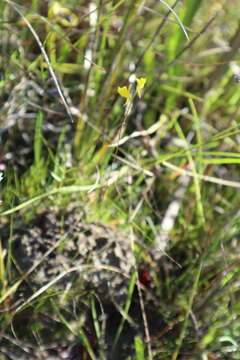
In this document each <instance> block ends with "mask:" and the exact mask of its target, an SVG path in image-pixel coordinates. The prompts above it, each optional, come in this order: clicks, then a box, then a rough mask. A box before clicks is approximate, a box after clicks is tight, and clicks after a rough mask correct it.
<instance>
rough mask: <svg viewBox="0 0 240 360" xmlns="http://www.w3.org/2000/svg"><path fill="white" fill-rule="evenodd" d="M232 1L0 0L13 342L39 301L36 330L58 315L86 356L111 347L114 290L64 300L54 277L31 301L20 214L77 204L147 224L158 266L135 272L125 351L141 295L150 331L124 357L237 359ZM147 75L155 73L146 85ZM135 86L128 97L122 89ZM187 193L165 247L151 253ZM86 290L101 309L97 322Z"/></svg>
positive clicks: (5, 320) (145, 245) (31, 337)
mask: <svg viewBox="0 0 240 360" xmlns="http://www.w3.org/2000/svg"><path fill="white" fill-rule="evenodd" d="M231 5H232V6H227V4H225V2H224V1H212V2H211V3H209V2H207V1H203V0H202V1H193V0H186V1H175V2H174V1H170V0H169V1H168V2H167V1H166V2H163V1H157V0H153V1H147V2H144V3H143V2H142V1H136V0H130V1H126V0H119V1H117V0H106V1H104V0H96V1H94V2H89V1H85V0H81V1H76V0H69V1H67V2H66V1H59V2H53V3H52V5H51V3H50V2H48V1H45V0H44V1H40V0H34V1H31V2H27V1H24V0H22V1H17V2H13V1H10V0H3V1H1V4H0V14H1V25H0V30H1V44H0V45H1V54H0V59H1V62H0V74H1V78H0V98H1V103H2V107H1V110H0V128H3V129H5V130H4V131H3V132H2V133H0V136H1V139H0V140H1V142H0V147H1V153H0V169H1V171H2V172H3V179H2V180H1V178H0V180H1V182H0V186H1V193H0V200H1V201H0V216H1V217H0V225H1V226H2V227H3V225H5V224H9V225H8V226H9V229H10V230H9V234H10V235H9V238H8V241H7V244H6V243H5V241H3V238H2V239H1V238H0V302H1V309H0V310H1V312H0V323H1V325H0V328H1V332H0V344H1V342H2V343H4V341H6V336H8V337H9V336H10V337H13V338H14V336H15V335H14V332H12V329H14V326H13V327H12V324H13V325H14V321H15V318H17V319H18V318H19V319H21V316H20V315H22V316H23V318H24V317H25V316H26V317H27V315H26V314H27V312H28V311H29V312H32V314H33V315H32V316H33V321H32V323H31V324H30V325H31V326H29V328H28V329H26V331H25V333H24V334H22V336H20V335H19V334H17V335H18V338H19V337H20V341H22V342H23V343H25V342H26V343H30V342H32V343H33V344H35V345H36V344H38V345H39V344H41V343H42V341H43V339H42V338H41V337H42V329H44V326H45V324H44V321H46V318H47V316H48V317H49V318H48V321H50V317H51V316H52V322H53V324H54V326H53V329H54V331H55V333H54V334H53V335H52V336H53V338H54V336H55V338H56V339H57V340H59V339H61V338H64V337H65V335H66V334H72V335H71V336H72V338H73V339H74V340H73V345H74V342H80V343H81V344H82V348H81V351H82V358H84V359H87V358H90V359H101V360H102V359H105V358H106V344H105V343H104V341H105V338H104V334H105V330H104V321H103V318H104V311H103V312H102V317H101V316H100V315H99V308H101V306H100V305H99V304H100V303H101V300H100V299H98V298H94V296H91V295H89V294H87V295H86V293H85V289H84V288H81V286H80V285H79V284H78V283H77V284H78V285H76V286H78V287H79V288H77V289H71V290H69V293H67V295H66V296H65V300H64V301H65V302H64V304H63V303H61V301H62V293H61V291H60V292H58V291H57V290H56V289H55V288H54V286H49V287H46V288H42V289H40V290H41V291H39V293H35V294H34V293H33V294H31V295H29V296H28V297H27V298H25V299H24V301H23V304H24V303H25V304H26V306H21V305H19V298H18V295H19V291H20V290H19V289H21V286H22V284H23V283H24V282H25V280H26V279H25V278H24V275H23V274H22V275H21V274H20V273H18V275H16V271H15V268H16V264H15V263H14V258H13V256H12V253H11V251H12V246H13V244H12V242H11V237H12V235H13V234H14V231H15V229H16V227H17V226H19V224H21V223H25V224H26V223H28V221H30V220H31V219H34V218H36V217H37V216H38V214H39V213H41V212H42V211H45V210H46V209H49V208H52V207H54V208H55V209H56V210H57V209H64V208H65V207H67V206H68V205H69V204H72V203H77V204H80V206H81V207H82V208H83V209H84V212H85V216H86V219H85V220H86V221H88V222H92V221H93V222H94V221H95V222H96V221H99V220H100V221H103V222H105V223H106V224H114V225H115V226H119V227H121V228H123V229H124V230H126V231H130V232H131V231H132V232H134V233H135V234H136V235H137V237H138V239H140V244H135V245H134V251H135V253H136V266H137V267H139V268H140V267H141V264H142V263H145V265H144V266H146V268H147V269H148V272H149V274H150V275H151V278H152V280H151V282H150V290H149V291H147V290H143V289H142V290H141V285H139V284H137V282H138V280H137V279H136V273H134V274H133V275H132V277H131V281H130V285H129V291H128V298H127V301H126V303H125V304H124V305H123V307H122V309H119V316H120V320H119V323H118V326H116V329H115V334H113V339H112V345H114V346H116V348H117V349H118V348H119V347H120V349H121V346H123V345H124V341H125V337H126V336H128V331H130V330H129V327H131V324H134V319H132V318H131V317H132V313H131V311H133V310H132V308H134V299H135V298H140V300H141V301H140V302H141V306H140V308H139V314H140V315H141V316H140V319H141V320H139V321H142V325H141V331H140V333H139V334H135V335H134V336H132V338H131V339H132V340H131V346H130V345H128V347H129V354H128V356H125V355H122V359H124V360H125V359H129V360H130V359H136V360H142V359H171V360H177V359H224V358H226V359H240V347H239V341H238V339H239V337H240V327H239V320H238V319H239V314H240V306H239V304H240V302H239V275H240V267H239V255H238V252H239V245H240V244H239V229H240V222H239V201H240V195H239V190H238V188H239V187H240V182H239V161H240V160H239V132H240V128H239V119H240V115H239V114H240V113H239V101H240V89H239V86H240V84H239V83H238V82H236V81H235V80H234V77H233V75H234V74H233V70H232V69H233V64H235V69H236V66H238V65H239V59H238V53H237V49H238V48H239V45H238V44H239V40H238V39H239V34H240V27H239V15H238V11H235V9H236V8H237V1H234V0H233V1H232V2H231ZM169 7H170V8H169ZM183 27H184V29H185V31H186V33H187V36H188V37H189V40H188V39H187V37H186V34H184V31H183ZM229 46H230V47H231V51H229V48H228V47H229ZM239 72H240V68H239ZM135 78H138V79H139V78H146V79H147V81H146V84H145V86H144V89H143V90H142V96H141V98H139V97H138V96H137V95H136V93H135V87H136V83H135V82H134V79H135ZM23 80H24V81H25V84H27V85H26V86H25V85H21V84H24V81H23ZM21 81H22V82H21ZM30 81H31V82H30ZM20 85H21V86H20ZM129 85H131V86H132V87H131V91H132V95H133V96H132V97H131V99H130V102H129V108H126V106H125V100H126V99H125V98H123V97H121V96H120V95H119V93H118V90H117V89H118V87H124V86H126V87H129ZM36 89H38V90H36ZM36 94H37V95H36ZM26 108H27V110H26ZM128 110H129V111H128ZM12 119H13V122H14V125H13V126H11V127H9V128H7V126H8V125H10V122H11V121H12ZM155 124H159V126H156V127H155V128H153V125H155ZM144 130H146V131H145V132H144ZM122 138H124V142H123V143H122V144H121V139H122ZM111 145H113V146H111ZM184 175H185V178H187V179H188V183H186V185H183V178H184ZM0 176H1V173H0ZM184 186H185V187H184ZM179 194H181V195H179ZM176 197H178V201H179V204H178V205H179V207H178V210H177V212H176V214H175V216H174V219H173V223H172V226H171V227H170V229H169V231H168V233H167V234H166V235H167V239H168V240H167V241H168V245H167V247H166V249H164V252H166V253H165V254H163V256H162V257H161V259H160V260H158V261H157V260H156V259H151V256H148V255H147V254H148V252H149V251H150V249H154V250H153V252H154V253H157V250H156V249H155V248H154V246H156V243H157V239H158V238H159V234H161V230H162V228H163V220H164V219H165V217H166V214H167V211H168V209H169V207H170V206H171V204H173V202H174V201H175V200H176V199H175V198H176ZM0 236H1V235H0ZM157 244H158V243H157ZM49 285H51V284H49ZM52 285H54V284H52ZM55 290H56V291H55ZM141 291H142V297H141ZM135 292H136V293H138V294H136V295H135ZM150 294H152V296H153V297H154V300H150V298H151V296H150ZM149 297H150V298H149ZM73 298H76V304H77V305H78V306H79V307H81V306H82V307H84V308H87V309H88V311H89V312H90V314H91V316H90V317H91V322H92V324H93V325H92V327H91V326H90V330H89V327H88V325H87V324H85V323H84V321H83V323H82V319H80V318H81V316H80V314H79V312H76V311H75V310H74V309H75V307H74V305H73V304H72V303H71V301H72V299H73ZM66 304H68V305H66ZM69 304H71V305H69ZM76 304H75V305H76ZM44 316H46V318H45V320H44V321H43V318H44ZM152 317H153V318H154V320H155V322H156V324H158V325H159V324H160V325H159V327H157V326H156V328H158V333H156V332H154V330H155V328H154V326H153V323H154V321H152ZM59 324H61V326H60V325H59ZM132 326H133V325H132ZM16 327H17V328H18V326H17V325H16ZM133 327H134V326H133ZM13 331H14V330H13ZM54 331H53V332H54ZM93 335H94V336H93ZM92 337H94V341H93V340H92ZM39 346H40V345H39ZM0 348H1V345H0ZM119 351H121V350H119ZM87 356H88V357H87ZM0 359H5V358H4V355H2V354H1V352H0Z"/></svg>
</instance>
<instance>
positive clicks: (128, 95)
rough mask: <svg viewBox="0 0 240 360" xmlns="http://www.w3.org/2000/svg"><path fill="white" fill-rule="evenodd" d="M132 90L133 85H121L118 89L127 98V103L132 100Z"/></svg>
mask: <svg viewBox="0 0 240 360" xmlns="http://www.w3.org/2000/svg"><path fill="white" fill-rule="evenodd" d="M130 90H131V85H129V86H128V87H127V86H123V87H120V86H119V87H118V89H117V91H118V93H119V95H121V96H122V97H124V98H126V105H127V104H128V103H129V102H130V101H131V98H132V94H131V92H130Z"/></svg>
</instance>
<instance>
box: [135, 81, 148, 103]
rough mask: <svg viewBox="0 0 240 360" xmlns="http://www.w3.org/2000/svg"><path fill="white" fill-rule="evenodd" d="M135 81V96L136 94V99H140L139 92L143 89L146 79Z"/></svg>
mask: <svg viewBox="0 0 240 360" xmlns="http://www.w3.org/2000/svg"><path fill="white" fill-rule="evenodd" d="M136 81H137V89H136V90H137V94H138V97H139V98H140V97H141V93H142V92H141V90H142V89H143V88H144V86H145V84H146V81H147V79H146V78H139V79H138V78H137V79H136Z"/></svg>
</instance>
